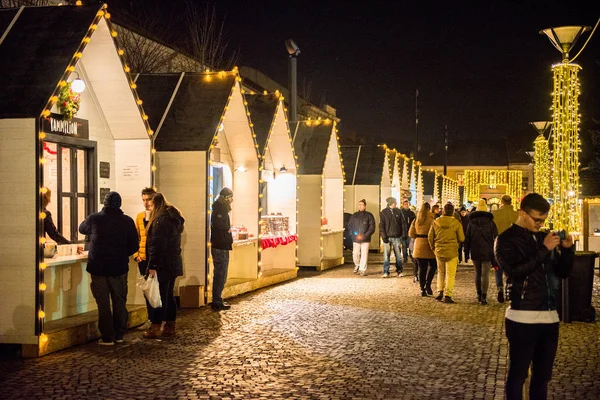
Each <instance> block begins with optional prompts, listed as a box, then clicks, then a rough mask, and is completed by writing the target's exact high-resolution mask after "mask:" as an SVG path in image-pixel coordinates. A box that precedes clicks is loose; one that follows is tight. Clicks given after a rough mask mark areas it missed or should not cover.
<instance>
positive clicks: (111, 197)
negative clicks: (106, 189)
mask: <svg viewBox="0 0 600 400" xmlns="http://www.w3.org/2000/svg"><path fill="white" fill-rule="evenodd" d="M103 204H104V205H105V206H106V207H112V208H121V195H120V194H119V193H117V192H110V193H108V194H107V195H106V197H105V198H104V203H103Z"/></svg>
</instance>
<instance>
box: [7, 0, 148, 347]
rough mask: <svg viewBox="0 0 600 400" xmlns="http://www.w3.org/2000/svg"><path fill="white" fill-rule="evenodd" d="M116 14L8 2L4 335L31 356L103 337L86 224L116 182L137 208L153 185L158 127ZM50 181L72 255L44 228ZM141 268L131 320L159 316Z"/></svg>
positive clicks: (131, 208) (53, 208)
mask: <svg viewBox="0 0 600 400" xmlns="http://www.w3.org/2000/svg"><path fill="white" fill-rule="evenodd" d="M108 18H109V15H108V13H106V11H105V9H104V7H103V6H90V7H75V6H63V7H31V8H29V7H26V8H23V9H8V10H2V11H0V21H4V22H6V24H4V25H1V26H0V31H1V32H2V33H1V34H0V36H3V41H2V42H1V44H0V70H1V71H2V73H1V74H0V82H1V86H2V88H3V90H2V93H1V94H0V130H1V131H2V135H0V171H1V173H2V174H1V175H0V179H1V181H2V185H3V187H4V188H10V190H5V191H2V193H0V203H2V205H3V212H2V213H1V214H0V237H2V245H0V291H1V292H2V293H3V300H2V301H1V302H0V320H2V321H3V323H2V324H1V325H0V343H16V344H21V345H22V348H23V355H25V356H39V355H43V354H47V353H49V352H52V351H56V350H60V349H63V348H66V347H68V346H71V345H74V344H77V343H83V342H85V341H87V340H91V339H94V338H97V337H98V336H99V334H98V332H97V329H96V323H97V312H95V310H96V302H95V300H94V298H93V296H92V293H91V290H90V286H89V284H90V276H89V274H88V273H87V272H86V266H87V252H84V253H83V254H81V255H78V254H77V251H76V247H77V246H78V245H79V246H82V247H83V246H84V245H85V237H84V236H82V235H81V234H79V233H78V226H79V223H80V222H81V221H83V219H85V217H86V216H87V215H89V214H90V213H93V212H95V211H98V210H100V209H101V208H102V201H103V198H104V196H105V194H106V193H108V192H109V191H117V192H119V193H120V194H121V196H122V200H123V205H122V209H123V211H124V212H125V213H126V214H128V215H130V216H131V217H135V215H136V214H137V213H138V212H139V211H140V210H141V209H142V205H141V203H140V192H141V189H142V188H144V187H146V186H150V185H151V184H152V183H151V181H152V177H151V174H152V173H151V152H150V150H151V141H150V138H149V135H148V130H149V127H148V126H147V124H146V123H145V120H144V119H143V115H144V111H143V108H142V107H141V105H140V104H139V103H138V96H137V93H136V91H135V86H134V85H133V84H132V80H131V77H130V76H129V74H128V73H127V70H128V68H127V66H126V65H125V64H124V63H123V59H122V58H121V55H122V53H119V51H118V49H117V47H116V44H115V41H114V31H112V29H111V25H110V22H109V20H108ZM9 22H10V24H9ZM56 26H68V27H69V29H64V30H63V31H61V32H60V34H57V32H56V30H55V27H56ZM46 188H49V189H50V190H51V202H50V203H49V205H48V207H47V210H48V211H50V213H51V215H52V219H53V221H54V223H55V224H56V226H57V227H58V229H59V231H61V233H62V234H63V236H64V237H66V239H67V240H69V241H71V242H72V243H73V245H69V244H63V245H59V246H58V254H60V255H56V253H53V252H52V249H56V247H55V243H54V242H53V241H52V240H51V239H50V238H49V237H46V235H45V233H44V226H43V220H44V218H45V217H46V213H45V212H44V207H43V203H42V196H43V195H44V194H46V193H47V189H46ZM44 249H46V252H45V251H44ZM45 256H46V257H45ZM136 275H137V265H136V264H135V263H134V262H132V263H131V264H130V272H129V288H130V289H129V292H128V299H127V303H128V308H129V310H130V319H129V322H130V325H134V324H136V323H138V324H140V323H143V322H144V321H145V320H146V318H147V316H146V309H145V306H144V300H143V295H142V294H141V293H139V292H138V291H137V290H136V287H135V280H136Z"/></svg>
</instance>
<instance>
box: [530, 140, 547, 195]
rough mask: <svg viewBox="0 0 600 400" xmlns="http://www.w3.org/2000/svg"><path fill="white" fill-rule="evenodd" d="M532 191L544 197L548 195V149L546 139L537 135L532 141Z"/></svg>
mask: <svg viewBox="0 0 600 400" xmlns="http://www.w3.org/2000/svg"><path fill="white" fill-rule="evenodd" d="M533 146H534V150H535V153H534V156H533V191H534V192H535V193H538V194H541V195H542V196H544V197H545V198H546V199H547V198H549V197H550V149H549V148H548V140H547V139H546V138H545V137H544V135H539V136H538V137H537V138H536V139H535V141H534V142H533Z"/></svg>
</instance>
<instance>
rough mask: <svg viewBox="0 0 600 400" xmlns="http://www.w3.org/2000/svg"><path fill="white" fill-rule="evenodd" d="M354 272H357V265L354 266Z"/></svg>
mask: <svg viewBox="0 0 600 400" xmlns="http://www.w3.org/2000/svg"><path fill="white" fill-rule="evenodd" d="M354 273H355V274H358V265H357V266H355V267H354Z"/></svg>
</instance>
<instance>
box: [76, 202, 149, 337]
mask: <svg viewBox="0 0 600 400" xmlns="http://www.w3.org/2000/svg"><path fill="white" fill-rule="evenodd" d="M79 232H80V233H81V234H83V235H87V236H88V237H89V240H90V246H89V249H90V251H89V254H88V263H87V272H89V273H90V275H91V276H92V282H91V284H90V286H91V289H92V294H93V295H94V299H96V304H97V305H98V329H99V330H100V333H101V334H102V339H100V341H98V343H99V344H102V345H108V346H110V345H114V342H117V343H120V342H122V341H123V335H124V334H125V332H126V331H127V319H128V317H129V315H128V313H127V307H126V306H125V304H126V303H127V272H128V271H129V256H131V255H132V254H133V253H135V252H136V251H137V250H138V236H137V230H136V229H135V224H134V222H133V219H131V217H128V216H127V215H125V214H123V211H121V196H120V195H119V193H117V192H110V193H109V194H107V195H106V197H105V198H104V207H103V208H102V211H100V212H97V213H94V214H91V215H90V216H88V217H87V218H86V219H85V221H83V222H82V223H81V224H80V225H79ZM111 302H112V312H111V309H110V304H111Z"/></svg>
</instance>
